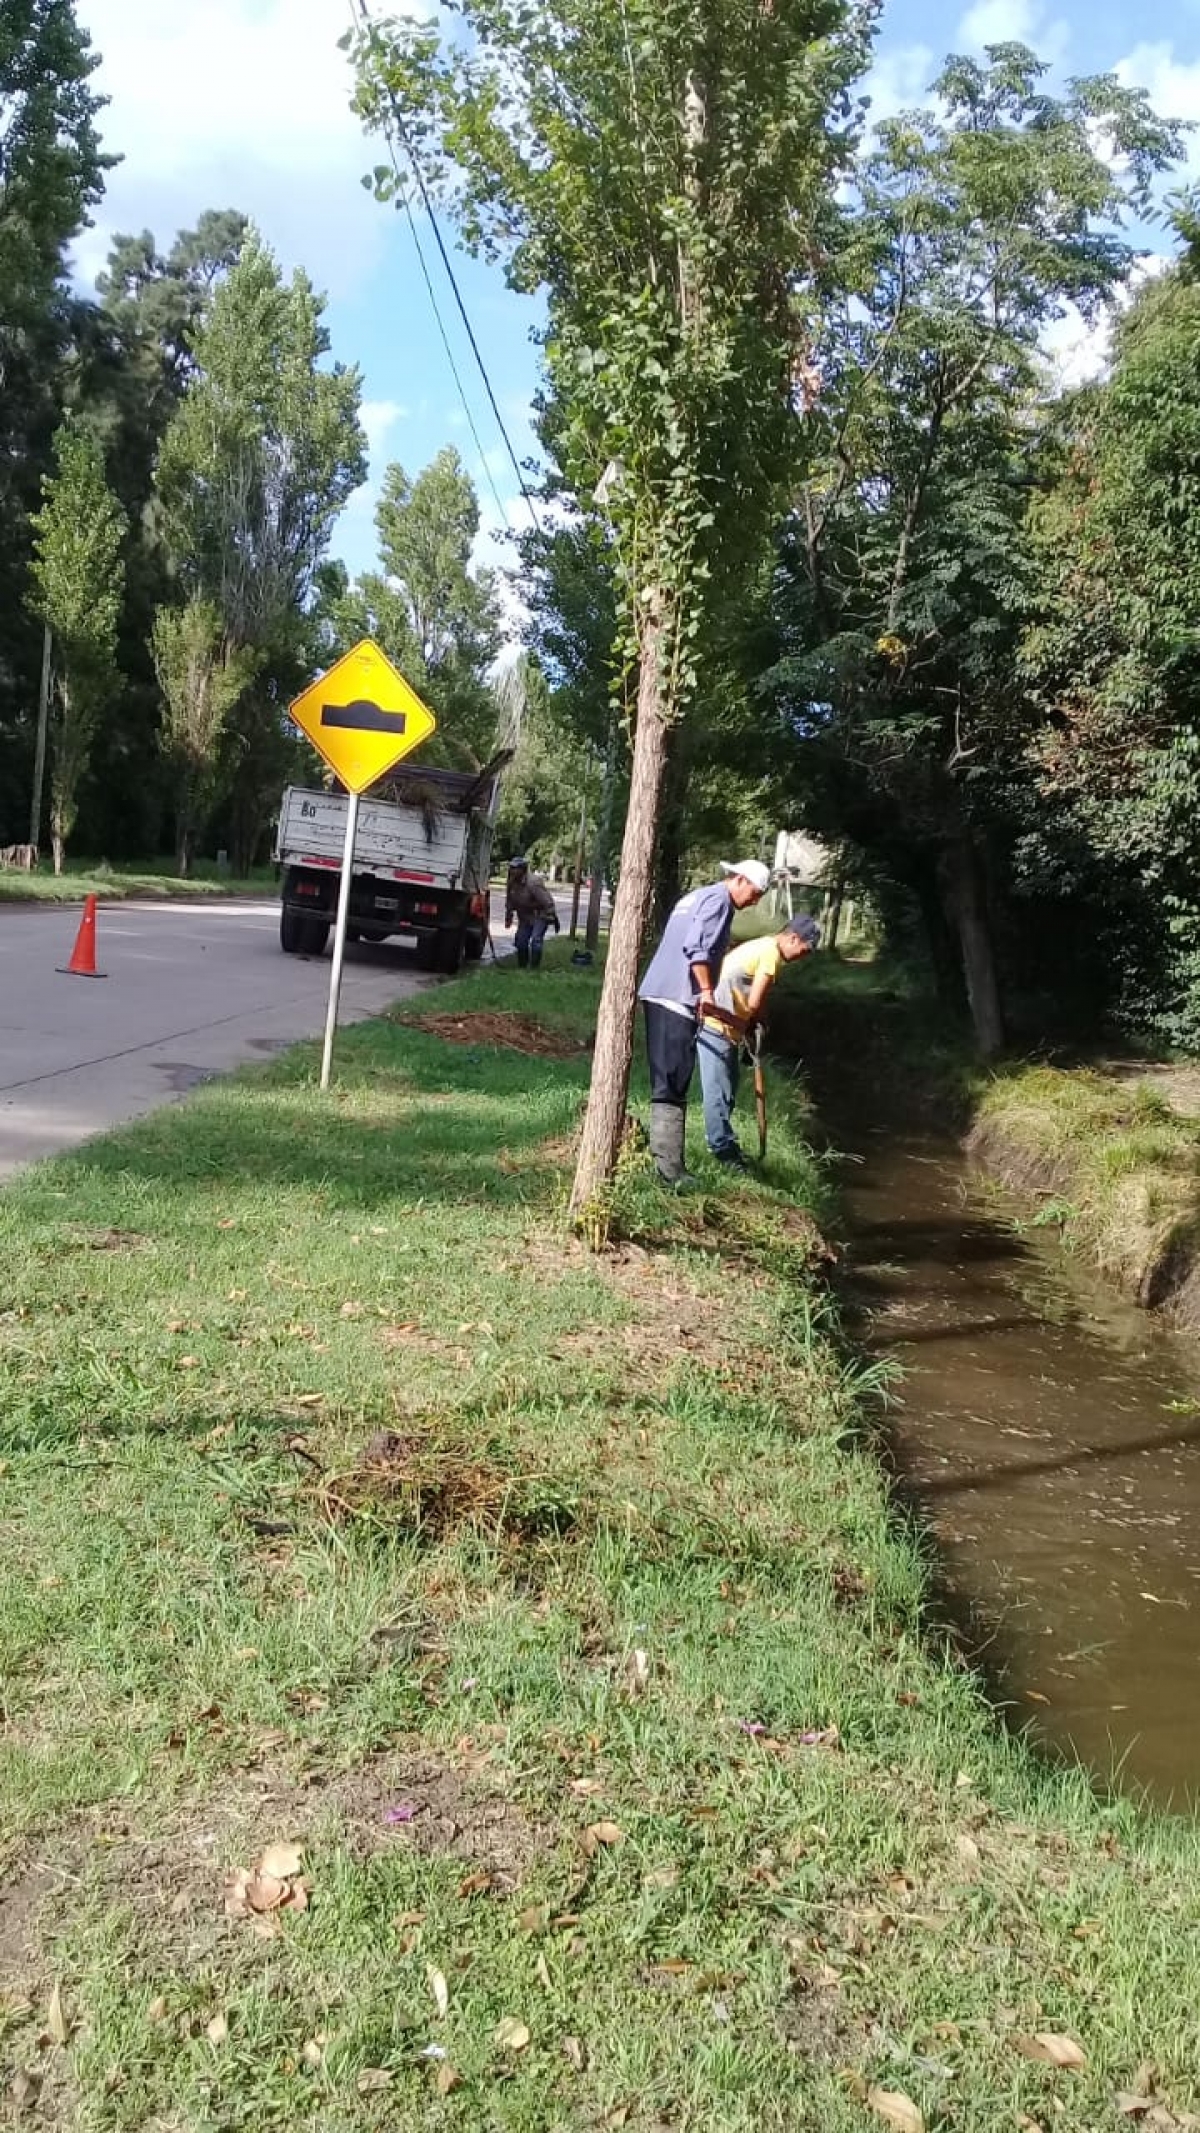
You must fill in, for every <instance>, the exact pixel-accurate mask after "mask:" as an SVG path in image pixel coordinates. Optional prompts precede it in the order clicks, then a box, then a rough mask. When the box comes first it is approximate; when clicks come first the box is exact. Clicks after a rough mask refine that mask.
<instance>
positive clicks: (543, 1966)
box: [534, 1955, 554, 1992]
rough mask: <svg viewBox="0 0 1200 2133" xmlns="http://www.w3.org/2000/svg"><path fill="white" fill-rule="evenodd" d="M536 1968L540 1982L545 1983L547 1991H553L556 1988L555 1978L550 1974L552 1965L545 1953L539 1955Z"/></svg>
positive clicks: (540, 1983)
mask: <svg viewBox="0 0 1200 2133" xmlns="http://www.w3.org/2000/svg"><path fill="white" fill-rule="evenodd" d="M534 1969H535V1970H536V1972H537V1981H538V1984H539V1985H543V1986H544V1987H545V1989H546V1991H547V1992H552V1991H553V1990H554V1980H553V1978H552V1977H551V1975H550V1965H549V1963H548V1962H547V1961H546V1958H545V1956H544V1955H539V1957H538V1959H537V1962H536V1963H535V1965H534Z"/></svg>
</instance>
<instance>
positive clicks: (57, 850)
mask: <svg viewBox="0 0 1200 2133" xmlns="http://www.w3.org/2000/svg"><path fill="white" fill-rule="evenodd" d="M50 849H51V851H52V852H53V854H54V871H55V873H56V874H61V873H62V870H63V860H64V859H65V857H66V851H67V840H66V838H65V837H64V836H63V833H62V831H61V830H60V829H59V828H58V826H57V824H56V823H53V822H52V823H51V825H50Z"/></svg>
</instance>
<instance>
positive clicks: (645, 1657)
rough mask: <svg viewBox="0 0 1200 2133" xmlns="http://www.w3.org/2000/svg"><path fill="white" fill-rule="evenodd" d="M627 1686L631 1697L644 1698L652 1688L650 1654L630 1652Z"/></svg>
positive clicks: (627, 1664) (626, 1669) (626, 1677)
mask: <svg viewBox="0 0 1200 2133" xmlns="http://www.w3.org/2000/svg"><path fill="white" fill-rule="evenodd" d="M625 1686H626V1688H627V1689H628V1691H629V1694H630V1695H631V1696H644V1695H645V1693H646V1690H647V1689H648V1688H649V1686H650V1654H649V1652H641V1651H633V1652H630V1654H629V1657H628V1659H627V1660H626V1661H625Z"/></svg>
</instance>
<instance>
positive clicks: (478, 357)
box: [350, 0, 541, 532]
mask: <svg viewBox="0 0 1200 2133" xmlns="http://www.w3.org/2000/svg"><path fill="white" fill-rule="evenodd" d="M350 10H351V14H352V15H353V16H357V17H359V18H361V21H362V25H363V28H364V29H365V30H367V31H372V30H373V29H374V22H373V19H372V16H371V11H370V8H369V7H368V5H367V0H350ZM384 94H385V96H386V97H387V101H388V108H389V110H390V112H391V117H392V125H393V126H394V127H395V129H396V132H397V133H398V134H399V136H400V140H401V142H402V143H403V147H404V152H405V155H406V156H407V158H408V164H409V168H410V170H411V171H412V175H413V177H414V179H415V180H416V185H417V190H418V192H419V193H420V196H421V204H422V206H423V207H424V210H425V213H426V215H427V216H428V218H429V227H430V229H431V230H432V231H433V235H434V241H435V243H436V245H437V248H438V252H439V254H440V257H441V262H442V265H443V267H444V268H445V270H446V278H447V280H448V281H449V283H450V288H451V290H452V292H453V296H454V301H455V304H456V305H457V307H458V314H459V317H460V318H461V320H462V323H463V326H464V328H465V329H466V335H467V339H468V341H469V342H470V344H471V353H472V355H473V356H474V358H475V362H476V366H477V368H478V371H479V375H480V377H481V378H482V379H483V385H484V391H485V392H486V393H487V396H488V402H489V405H490V407H491V410H492V414H493V416H494V418H495V422H496V427H497V429H498V430H499V432H500V435H501V437H502V438H503V439H504V448H505V451H506V452H507V453H508V456H509V460H510V461H511V463H512V469H513V472H514V474H515V475H516V477H517V482H518V485H519V487H520V490H521V494H522V496H523V497H524V499H525V504H526V507H527V509H528V512H529V516H530V518H531V519H532V521H533V526H534V531H535V532H540V531H541V522H540V520H539V518H538V514H537V506H536V505H535V503H534V500H533V497H532V496H531V494H530V491H529V485H528V483H527V482H526V480H525V472H524V469H523V467H522V465H521V462H520V460H519V459H518V457H517V454H516V451H515V450H514V448H513V441H512V438H511V437H510V436H509V434H508V428H507V426H506V424H505V421H504V417H503V415H502V414H501V412H500V407H499V403H498V401H497V399H496V395H495V392H494V390H493V388H492V381H491V378H490V376H489V375H488V368H487V364H486V363H485V362H484V360H483V355H482V352H481V350H480V347H479V342H478V341H477V339H476V337H475V329H474V327H473V326H472V324H471V319H470V315H469V313H468V311H467V307H466V304H465V303H464V301H463V295H462V291H461V289H460V288H459V285H458V277H457V275H456V274H455V271H454V263H453V261H452V260H451V257H450V254H449V252H448V251H447V249H446V241H445V239H444V237H443V236H442V230H441V224H440V223H439V221H438V218H437V214H436V212H435V210H434V205H433V201H432V200H431V198H430V196H429V188H428V186H427V185H426V183H425V177H424V173H423V172H422V170H421V166H420V164H419V162H418V161H417V158H416V156H415V155H414V154H413V150H412V144H411V142H410V140H409V138H408V131H407V128H406V127H405V124H404V119H403V116H402V114H401V111H400V107H399V104H398V103H397V101H396V94H395V91H394V90H393V89H391V88H390V87H388V86H387V85H386V84H385V85H384ZM383 131H384V139H385V140H386V142H387V145H388V153H389V155H390V157H391V161H392V168H393V170H394V171H395V173H396V183H397V185H399V187H400V188H401V198H402V200H403V202H404V211H405V214H406V215H407V217H408V226H409V228H410V230H411V231H412V235H413V243H414V245H415V246H416V250H417V257H418V259H419V260H420V262H421V272H422V274H423V276H424V279H425V287H426V288H427V290H428V291H429V301H430V303H431V304H432V305H433V311H434V316H435V318H436V319H437V323H438V331H439V333H440V334H441V338H442V346H443V348H444V349H445V351H446V357H447V360H448V362H449V364H450V368H451V371H452V372H453V375H454V381H455V384H456V385H457V387H458V393H459V398H460V399H461V401H462V404H463V410H464V413H465V414H466V418H467V421H468V423H469V425H470V429H471V435H472V437H473V438H474V439H475V446H476V449H477V451H478V453H479V458H480V464H481V465H482V467H483V471H484V474H485V476H486V478H487V482H488V486H489V488H490V489H491V492H492V495H493V496H494V497H495V499H496V504H497V507H498V509H499V512H500V515H501V517H502V519H503V520H504V523H505V525H506V526H509V528H510V530H511V523H510V520H509V516H508V513H507V511H506V510H505V508H504V504H503V501H502V499H501V497H500V495H499V492H498V491H497V488H496V484H495V481H494V479H493V476H492V472H491V468H490V467H489V465H488V461H487V456H486V454H485V452H484V450H483V446H482V445H481V444H480V442H479V432H478V430H477V429H476V427H475V419H474V416H473V415H472V413H471V409H470V404H469V402H468V400H467V396H466V392H465V390H464V388H463V382H462V378H461V376H460V374H459V370H458V365H457V364H456V362H455V360H454V356H453V353H452V351H451V348H450V342H449V339H448V337H447V334H446V327H445V323H444V321H443V319H442V314H441V311H440V309H439V307H438V300H437V297H436V295H435V293H434V288H433V282H432V279H431V277H430V273H429V268H428V266H427V264H426V260H425V254H424V251H423V250H422V247H421V239H420V236H419V234H418V231H417V222H416V217H415V215H414V214H413V211H412V202H411V200H410V199H409V197H408V192H407V189H406V187H405V183H404V179H403V177H402V176H401V172H400V162H399V158H398V156H397V154H396V143H395V140H394V138H393V135H392V131H391V128H390V127H388V126H386V125H385V127H384V129H383Z"/></svg>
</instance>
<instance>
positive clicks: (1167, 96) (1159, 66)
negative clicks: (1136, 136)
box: [1114, 40, 1200, 170]
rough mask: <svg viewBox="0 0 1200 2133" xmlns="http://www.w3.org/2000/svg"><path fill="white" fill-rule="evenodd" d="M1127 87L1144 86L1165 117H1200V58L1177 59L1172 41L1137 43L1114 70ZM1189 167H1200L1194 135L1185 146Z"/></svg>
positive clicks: (1198, 143) (1199, 148)
mask: <svg viewBox="0 0 1200 2133" xmlns="http://www.w3.org/2000/svg"><path fill="white" fill-rule="evenodd" d="M1114 72H1115V73H1116V76H1117V79H1118V80H1119V81H1121V82H1123V83H1124V84H1125V87H1126V88H1128V89H1145V90H1146V92H1147V94H1148V95H1149V98H1150V102H1151V103H1152V104H1153V106H1154V109H1155V110H1156V111H1159V112H1161V113H1162V115H1163V117H1164V118H1169V119H1191V120H1192V121H1193V122H1195V121H1197V120H1200V60H1194V61H1191V62H1189V61H1187V60H1185V59H1178V58H1177V57H1176V55H1175V47H1174V45H1173V44H1170V43H1167V42H1166V41H1165V40H1164V41H1163V42H1162V43H1161V44H1149V43H1147V44H1139V45H1136V46H1135V47H1134V49H1133V51H1132V52H1130V53H1129V55H1128V57H1127V58H1125V59H1121V60H1118V62H1117V65H1116V67H1115V69H1114ZM1185 157H1186V160H1187V163H1188V165H1189V166H1190V168H1191V169H1192V170H1195V169H1196V168H1197V167H1198V166H1200V139H1197V137H1196V136H1195V135H1193V136H1192V138H1191V139H1190V141H1188V142H1187V143H1186V145H1185Z"/></svg>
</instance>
